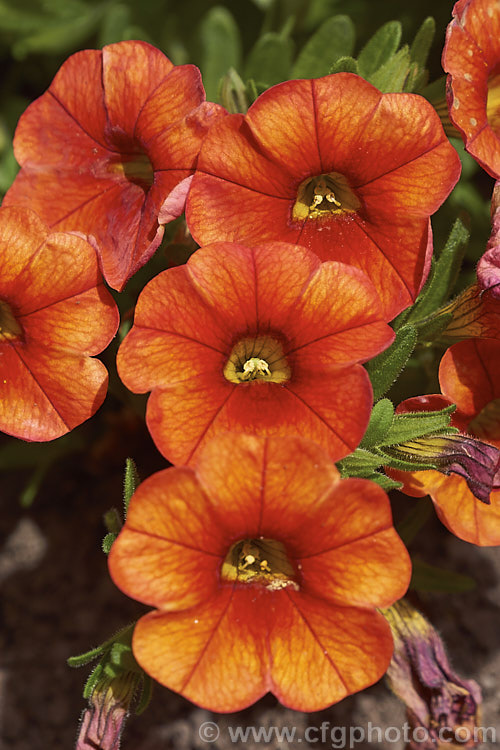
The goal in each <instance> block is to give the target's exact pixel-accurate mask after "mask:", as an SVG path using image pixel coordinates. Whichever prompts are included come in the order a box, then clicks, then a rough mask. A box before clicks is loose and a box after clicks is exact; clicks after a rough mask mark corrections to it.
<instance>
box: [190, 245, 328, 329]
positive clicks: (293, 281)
mask: <svg viewBox="0 0 500 750" xmlns="http://www.w3.org/2000/svg"><path fill="white" fill-rule="evenodd" d="M221 258H223V262H222V263H221ZM320 265H321V264H320V262H319V260H318V258H317V257H316V256H315V255H313V254H312V253H310V252H309V251H307V250H305V249H304V248H302V247H295V246H293V245H289V244H285V243H283V242H273V243H268V244H266V245H259V246H257V247H248V246H245V245H239V244H236V243H229V242H224V243H222V242H221V243H216V244H214V245H209V246H206V247H205V248H204V252H203V253H195V254H194V255H193V256H192V258H190V260H189V263H188V269H189V273H190V276H191V278H192V279H193V281H194V283H195V284H196V288H197V291H198V292H199V294H200V296H202V297H203V299H204V300H205V301H206V302H207V303H208V304H209V305H210V306H211V308H212V310H213V311H214V314H216V315H217V316H218V317H220V318H223V317H224V318H226V319H227V320H231V325H232V326H234V328H235V329H236V330H238V329H240V330H241V331H246V330H251V331H256V332H257V331H263V332H267V331H269V330H279V329H280V327H281V326H283V325H286V324H287V323H289V318H290V317H292V318H293V317H294V315H292V316H291V315H290V314H291V311H293V310H294V309H295V307H296V305H297V302H298V301H299V300H300V298H301V295H302V294H303V293H304V292H305V290H306V288H307V286H308V284H309V282H310V281H311V278H312V275H313V273H314V272H315V271H317V270H318V269H319V268H320ZM298 315H300V312H299V313H298ZM307 323H308V321H307ZM307 323H306V324H307Z"/></svg>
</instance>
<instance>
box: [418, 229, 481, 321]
mask: <svg viewBox="0 0 500 750" xmlns="http://www.w3.org/2000/svg"><path fill="white" fill-rule="evenodd" d="M468 241H469V231H468V229H467V228H466V226H465V224H464V223H463V222H462V220H461V219H457V220H456V221H455V223H454V224H453V227H452V228H451V232H450V234H449V236H448V240H447V242H446V245H445V246H444V248H443V249H442V251H441V253H440V255H439V257H438V259H437V261H434V260H433V262H432V266H431V272H430V274H429V278H428V280H427V282H426V284H425V286H424V288H423V290H422V292H421V293H420V295H419V297H418V299H417V301H416V302H415V304H414V306H413V308H412V309H411V312H410V315H409V316H408V318H407V321H408V322H412V323H416V322H417V321H420V320H423V319H424V318H426V317H427V316H428V315H431V314H432V313H434V312H435V311H436V310H437V309H438V308H439V307H440V306H441V305H442V304H443V302H445V301H446V300H447V299H448V298H449V296H450V294H451V292H452V290H453V288H454V286H455V283H456V281H457V278H458V274H459V272H460V268H461V266H462V261H463V257H464V254H465V250H466V249H467V243H468Z"/></svg>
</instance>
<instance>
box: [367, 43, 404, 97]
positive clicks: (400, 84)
mask: <svg viewBox="0 0 500 750" xmlns="http://www.w3.org/2000/svg"><path fill="white" fill-rule="evenodd" d="M409 72H410V52H409V49H408V46H407V45H405V46H404V47H402V48H401V49H400V50H399V52H396V53H395V54H394V55H393V56H392V57H391V58H390V59H389V60H388V61H387V62H386V63H385V64H384V65H382V66H381V67H380V68H379V69H378V70H377V71H376V72H375V73H372V75H371V76H368V77H367V79H368V80H369V81H370V83H372V84H373V85H374V86H376V87H377V88H378V90H379V91H381V92H382V93H383V94H387V93H390V92H396V93H398V92H401V91H403V88H404V84H405V81H406V79H407V76H408V73H409Z"/></svg>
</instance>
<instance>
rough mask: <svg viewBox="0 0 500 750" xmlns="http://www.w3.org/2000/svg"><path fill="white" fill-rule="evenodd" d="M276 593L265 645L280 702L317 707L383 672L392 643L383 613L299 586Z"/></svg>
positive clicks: (295, 706)
mask: <svg viewBox="0 0 500 750" xmlns="http://www.w3.org/2000/svg"><path fill="white" fill-rule="evenodd" d="M280 593H281V592H280ZM285 597H287V598H288V602H287V603H286V604H285ZM280 598H281V601H282V604H281V606H280V609H279V618H276V617H275V619H274V623H273V627H272V629H271V632H270V634H269V644H270V646H269V648H270V654H271V679H272V692H273V693H274V694H275V695H276V697H277V698H278V700H279V701H280V702H281V703H283V704H284V705H285V706H289V707H290V708H293V709H294V710H296V711H317V710H319V709H321V708H326V707H327V706H330V705H331V704H332V703H336V702H337V701H340V700H342V698H344V697H345V696H346V695H348V694H350V693H352V692H355V691H356V690H362V689H363V688H365V687H368V686H369V685H372V684H373V683H374V682H376V681H377V680H378V679H380V677H382V675H383V674H384V672H385V671H386V669H387V667H388V666H389V662H390V659H391V656H392V649H393V643H392V636H391V634H390V628H389V627H388V625H387V623H386V622H385V620H384V618H383V617H382V615H379V614H378V613H377V612H374V611H369V610H363V609H354V608H351V607H345V608H344V607H332V606H330V605H328V604H327V603H326V602H325V601H323V600H322V599H318V598H316V597H312V596H309V595H307V594H304V593H302V592H299V593H295V592H290V593H288V592H287V591H285V592H282V596H281V597H280ZM292 644H293V645H292ZM297 644H300V646H299V648H297ZM311 664H314V680H311V679H310V674H311V672H310V669H311ZM306 675H307V678H306V679H304V677H305V676H306Z"/></svg>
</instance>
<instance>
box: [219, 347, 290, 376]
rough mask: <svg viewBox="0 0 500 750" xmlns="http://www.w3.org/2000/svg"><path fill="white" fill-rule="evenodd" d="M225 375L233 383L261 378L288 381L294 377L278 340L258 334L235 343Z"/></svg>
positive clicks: (225, 368)
mask: <svg viewBox="0 0 500 750" xmlns="http://www.w3.org/2000/svg"><path fill="white" fill-rule="evenodd" d="M224 377H225V378H226V380H229V382H230V383H249V382H251V381H259V380H264V381H267V382H268V383H284V382H285V381H286V380H290V367H289V366H288V362H287V360H286V357H285V355H284V354H283V347H282V345H281V344H280V342H279V341H278V340H277V339H274V338H271V337H270V336H257V337H253V338H246V339H241V340H240V341H238V343H237V344H235V346H233V349H232V351H231V354H230V355H229V359H228V361H227V363H226V366H225V367H224Z"/></svg>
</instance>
